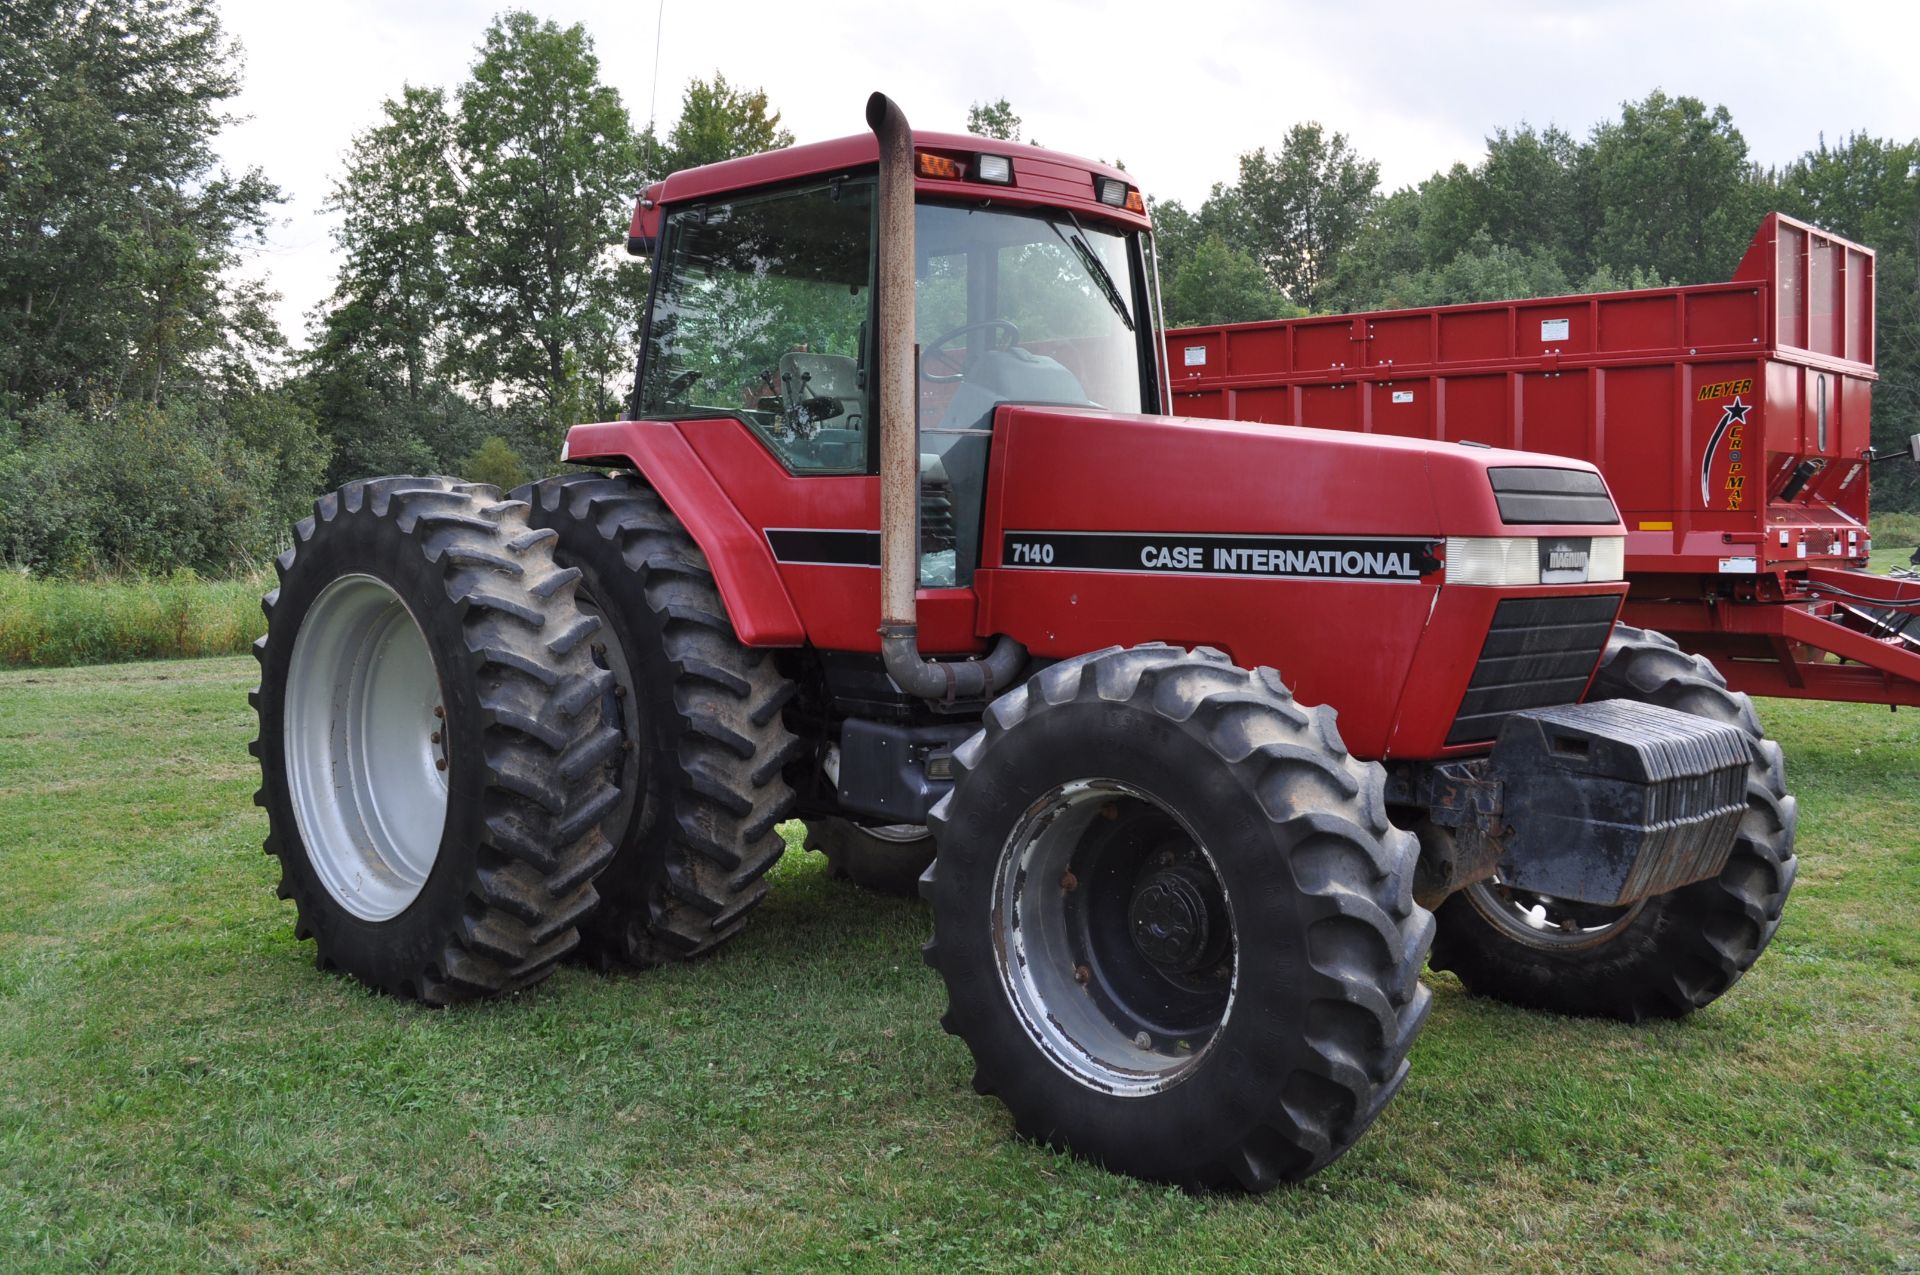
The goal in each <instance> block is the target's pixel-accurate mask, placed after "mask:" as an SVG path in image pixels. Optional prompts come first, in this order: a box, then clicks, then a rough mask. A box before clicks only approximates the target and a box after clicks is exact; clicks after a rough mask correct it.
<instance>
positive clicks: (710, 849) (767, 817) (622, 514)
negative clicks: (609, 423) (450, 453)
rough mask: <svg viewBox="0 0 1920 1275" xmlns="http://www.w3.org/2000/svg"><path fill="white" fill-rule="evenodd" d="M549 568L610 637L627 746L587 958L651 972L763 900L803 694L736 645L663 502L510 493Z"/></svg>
mask: <svg viewBox="0 0 1920 1275" xmlns="http://www.w3.org/2000/svg"><path fill="white" fill-rule="evenodd" d="M514 495H515V496H516V497H517V498H520V499H524V500H526V501H527V502H528V503H529V504H530V505H531V506H532V509H531V512H530V513H529V515H528V517H529V519H530V521H531V522H532V524H533V525H534V526H535V527H540V528H546V529H548V530H550V531H551V532H552V533H553V534H555V535H557V536H558V537H559V539H558V541H557V542H556V544H555V546H554V556H555V558H556V559H557V560H558V561H559V562H560V563H562V564H563V565H565V566H567V567H569V568H572V569H574V570H577V571H579V572H580V573H581V583H580V591H581V597H582V600H583V605H584V606H586V607H588V608H589V609H590V610H592V611H593V612H594V613H595V614H597V615H599V616H600V617H601V619H602V620H604V621H605V623H606V639H605V644H604V658H605V660H606V662H607V664H608V666H609V667H610V668H611V669H612V671H613V673H614V679H615V685H616V690H617V694H616V695H615V697H614V698H615V699H616V700H617V701H618V706H617V708H616V709H615V710H614V711H615V713H616V715H617V716H618V718H619V720H620V721H621V723H622V732H623V734H624V735H625V737H626V739H627V740H628V741H629V742H630V744H631V747H630V748H629V749H628V750H627V752H626V768H625V772H624V776H623V779H622V790H623V792H625V793H626V794H628V796H627V798H626V800H625V801H623V803H622V805H621V806H620V808H619V809H618V810H616V811H615V812H614V813H613V814H612V815H611V816H610V817H609V819H608V822H607V835H608V837H609V838H610V839H611V840H612V841H613V843H614V845H615V847H616V854H615V857H614V860H613V863H612V865H611V866H610V867H609V868H608V869H607V871H606V873H605V875H604V876H603V877H602V878H601V880H600V892H601V895H602V897H603V899H604V903H603V905H602V906H601V908H600V910H599V911H598V912H597V913H596V914H595V915H594V916H593V917H592V918H590V919H589V920H588V922H587V923H586V924H585V925H583V926H582V927H581V955H582V957H583V958H584V959H586V960H587V961H589V962H591V963H593V964H596V965H599V966H601V967H611V966H617V965H626V966H635V967H640V968H646V967H648V966H653V965H659V964H661V963H663V962H666V961H673V960H684V959H687V958H690V957H694V956H699V955H701V954H703V953H706V952H709V951H711V950H712V949H713V948H715V947H717V946H719V945H720V944H722V943H724V942H726V941H727V940H728V939H730V938H732V937H733V936H734V935H735V934H737V933H739V932H740V930H741V928H742V927H743V926H744V925H745V924H746V919H747V914H748V913H749V912H751V911H752V910H753V909H754V908H755V907H756V906H758V905H759V903H760V901H761V900H762V899H763V898H765V897H766V893H767V885H766V882H765V881H764V880H763V879H762V878H763V877H764V876H765V875H766V872H767V870H768V869H769V868H771V867H772V866H773V865H774V863H775V862H776V861H778V859H779V858H780V855H781V852H782V851H783V850H784V849H785V845H786V843H785V842H784V841H782V840H781V837H780V834H779V832H777V831H776V830H775V826H776V825H777V824H779V823H780V821H781V820H783V819H785V818H786V817H787V813H788V811H789V810H791V809H792V807H793V789H792V788H791V787H789V786H788V784H787V781H786V779H785V777H784V775H783V774H782V771H783V769H784V768H785V766H786V765H787V763H788V762H789V761H791V760H792V759H793V757H794V756H795V755H796V754H797V753H798V751H799V747H800V744H799V741H798V740H797V739H796V738H795V737H794V735H793V734H792V733H791V732H790V731H788V730H787V728H786V725H785V723H784V722H783V721H782V718H781V710H782V709H783V708H784V706H785V705H786V702H787V701H788V700H789V699H790V698H791V697H792V695H793V684H792V683H791V682H790V681H788V680H787V679H786V678H784V677H782V676H781V675H780V674H779V672H778V671H777V670H776V669H775V668H774V665H773V660H772V657H771V656H770V655H769V654H768V653H767V652H765V651H755V650H749V649H748V648H747V647H745V646H742V645H741V643H740V640H739V638H738V637H736V636H735V634H734V631H733V625H732V623H731V622H730V621H729V620H728V618H727V611H726V606H725V604H724V603H723V602H722V601H721V600H720V592H719V589H718V587H717V586H716V585H715V583H714V578H713V572H712V570H711V569H710V568H709V566H708V565H707V559H706V555H705V554H703V553H702V552H701V551H700V547H699V546H698V545H696V544H695V543H694V541H693V537H692V536H690V535H689V534H687V530H686V528H685V527H684V526H682V525H681V523H680V520H679V519H678V518H676V517H675V516H674V514H673V511H672V510H670V509H668V508H667V505H666V502H665V501H663V500H661V499H660V497H659V495H658V494H656V493H655V492H654V491H653V490H651V489H650V488H648V487H647V486H646V485H645V484H643V483H642V482H640V480H638V479H637V478H631V477H609V476H607V475H605V474H599V473H579V474H564V475H561V476H560V477H558V478H549V479H547V480H545V481H544V482H539V483H535V484H533V485H532V486H530V487H522V488H519V489H518V490H516V491H515V492H514Z"/></svg>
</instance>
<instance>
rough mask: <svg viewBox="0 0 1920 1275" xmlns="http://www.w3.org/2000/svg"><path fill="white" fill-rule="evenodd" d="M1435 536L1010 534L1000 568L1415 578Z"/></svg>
mask: <svg viewBox="0 0 1920 1275" xmlns="http://www.w3.org/2000/svg"><path fill="white" fill-rule="evenodd" d="M1440 543H1441V542H1440V540H1439V539H1438V538H1430V537H1420V538H1413V537H1388V536H1223V535H1202V534H1188V533H1182V532H1166V531H1161V532H1135V531H1113V532H1108V531H1099V532H1074V531H1009V532H1007V533H1006V535H1005V538H1004V540H1003V541H1002V544H1001V556H1000V562H1001V565H1002V566H1005V567H1012V568H1015V569H1018V570H1040V571H1126V572H1134V573H1148V574H1153V575H1183V576H1243V577H1251V578H1254V579H1317V580H1401V581H1417V580H1419V579H1420V578H1421V577H1422V576H1425V575H1431V574H1432V573H1433V572H1436V571H1438V570H1440V558H1439V554H1438V552H1437V551H1438V549H1439V546H1440Z"/></svg>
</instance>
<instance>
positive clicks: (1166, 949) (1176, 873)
mask: <svg viewBox="0 0 1920 1275" xmlns="http://www.w3.org/2000/svg"><path fill="white" fill-rule="evenodd" d="M1209 875H1210V874H1208V873H1207V872H1206V870H1205V869H1204V868H1201V867H1200V866H1199V865H1197V864H1192V863H1177V864H1174V865H1172V866H1171V867H1166V868H1162V869H1160V870H1159V871H1157V872H1154V873H1152V874H1150V875H1149V876H1148V877H1147V878H1146V879H1145V880H1143V881H1142V882H1141V883H1140V885H1139V887H1138V888H1137V889H1135V891H1134V893H1133V901H1132V903H1131V904H1129V905H1128V908H1127V923H1128V925H1129V927H1130V928H1131V930H1132V933H1133V945H1134V946H1135V947H1136V948H1138V949H1139V951H1140V954H1141V955H1142V956H1144V957H1146V958H1147V959H1148V960H1149V961H1152V962H1153V963H1154V964H1155V965H1156V966H1159V967H1160V968H1161V969H1164V970H1169V971H1171V972H1173V973H1176V974H1191V973H1193V972H1194V971H1196V970H1200V969H1204V968H1205V967H1206V966H1208V965H1211V964H1213V963H1214V962H1215V961H1217V960H1219V953H1218V952H1217V951H1216V950H1215V949H1216V948H1217V946H1218V945H1217V944H1216V943H1215V942H1214V941H1213V938H1214V934H1215V932H1216V930H1217V928H1218V927H1217V926H1216V925H1215V918H1214V916H1213V911H1214V909H1213V908H1212V907H1211V906H1210V905H1209V901H1208V895H1209V894H1211V893H1214V891H1213V890H1212V889H1210V888H1209V887H1211V886H1212V882H1211V881H1210V880H1209V879H1208V878H1209Z"/></svg>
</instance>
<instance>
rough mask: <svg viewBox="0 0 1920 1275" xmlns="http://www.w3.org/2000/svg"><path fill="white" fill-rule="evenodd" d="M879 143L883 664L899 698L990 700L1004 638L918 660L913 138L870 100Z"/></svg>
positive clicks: (1002, 670) (1005, 668)
mask: <svg viewBox="0 0 1920 1275" xmlns="http://www.w3.org/2000/svg"><path fill="white" fill-rule="evenodd" d="M867 127H868V128H871V129H872V130H873V132H874V136H875V137H876V138H878V139H879V142H880V189H879V209H880V217H879V222H880V228H879V235H880V262H879V280H878V283H877V286H876V289H875V301H876V307H875V308H876V309H877V311H878V324H877V326H878V332H877V334H876V335H877V336H878V338H879V347H880V352H879V357H878V358H877V360H876V366H875V371H876V373H877V379H876V384H875V389H876V390H877V391H878V394H879V402H880V408H879V413H878V415H879V420H880V654H881V658H882V659H883V660H884V661H885V663H886V668H887V674H888V676H890V677H892V678H893V680H894V681H895V682H897V683H898V684H899V685H900V688H901V689H902V690H904V691H906V692H907V693H909V694H911V695H918V696H920V697H922V698H923V699H935V700H940V701H942V702H944V703H952V702H953V701H955V700H957V699H979V698H983V697H985V696H989V695H992V694H993V693H994V692H996V691H998V690H1000V688H1002V687H1004V686H1005V685H1007V683H1008V682H1011V681H1012V680H1013V675H1014V674H1015V673H1017V672H1018V671H1019V670H1020V667H1021V666H1022V665H1023V664H1025V663H1026V658H1027V651H1026V648H1025V647H1023V646H1021V645H1020V643H1018V642H1016V641H1014V640H1013V639H1012V638H1010V637H1007V636H1005V635H1002V636H1001V637H1000V638H998V639H996V640H995V642H994V645H993V650H992V651H991V652H990V653H989V654H988V655H987V658H986V659H985V660H960V661H951V662H949V661H939V660H928V659H925V658H923V657H922V656H921V654H920V620H919V608H918V605H917V603H916V600H915V596H914V593H915V590H916V589H917V588H918V587H919V577H920V571H919V559H920V422H919V396H918V395H917V394H916V393H915V386H914V364H915V361H916V360H915V351H914V342H913V264H914V248H913V130H912V129H910V128H909V127H908V126H907V117H906V114H905V113H904V112H902V111H901V109H900V108H899V106H898V105H896V104H895V103H894V102H893V100H892V99H891V98H889V97H888V96H887V95H886V94H884V93H875V94H874V95H873V96H872V97H870V98H868V99H867Z"/></svg>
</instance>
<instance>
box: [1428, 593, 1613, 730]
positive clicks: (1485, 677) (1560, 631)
mask: <svg viewBox="0 0 1920 1275" xmlns="http://www.w3.org/2000/svg"><path fill="white" fill-rule="evenodd" d="M1619 609H1620V599H1619V598H1617V597H1615V596H1613V595H1612V594H1599V595H1588V596H1586V597H1576V598H1558V597H1549V598H1508V599H1507V600H1506V601H1504V602H1502V603H1501V604H1500V605H1499V607H1498V608H1496V609H1495V611H1494V613H1493V627H1492V628H1490V629H1488V630H1487V642H1486V645H1485V646H1483V647H1482V648H1481V649H1480V659H1479V662H1478V663H1476V664H1475V665H1474V666H1473V680H1472V681H1470V682H1468V683H1467V693H1466V695H1465V696H1464V697H1463V698H1462V699H1461V701H1460V711H1459V712H1458V713H1457V714H1455V715H1454V719H1453V729H1452V730H1450V731H1448V732H1447V743H1448V745H1450V746H1451V745H1454V744H1478V743H1484V742H1487V741H1490V740H1492V739H1493V738H1494V736H1496V735H1498V734H1499V733H1500V724H1501V723H1502V722H1504V721H1505V720H1506V719H1507V714H1509V713H1516V712H1519V711H1520V710H1521V709H1523V708H1547V707H1550V706H1552V705H1555V704H1571V703H1573V702H1574V701H1575V700H1576V699H1577V698H1579V695H1580V692H1581V691H1583V690H1585V689H1586V687H1587V679H1588V678H1589V677H1591V676H1592V675H1593V666H1594V665H1595V664H1598V663H1599V662H1600V653H1601V652H1602V651H1603V650H1605V649H1606V645H1607V635H1608V634H1609V633H1610V632H1612V630H1613V617H1614V614H1615V612H1617V611H1618V610H1619Z"/></svg>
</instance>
